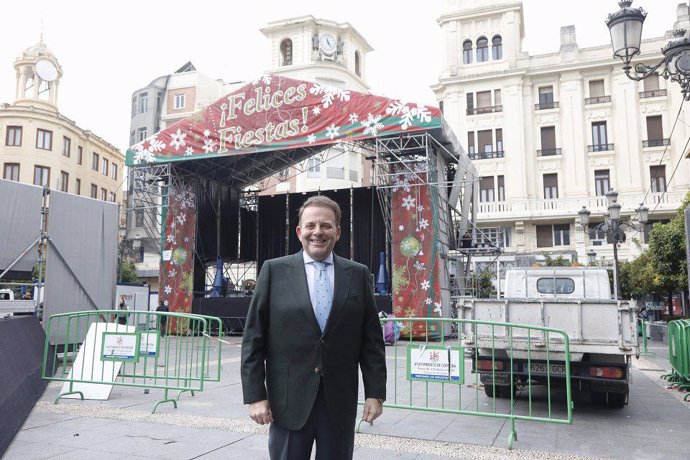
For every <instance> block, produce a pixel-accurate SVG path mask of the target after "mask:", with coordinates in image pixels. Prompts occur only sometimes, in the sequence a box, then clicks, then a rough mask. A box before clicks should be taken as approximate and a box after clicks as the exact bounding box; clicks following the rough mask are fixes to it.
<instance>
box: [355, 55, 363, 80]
mask: <svg viewBox="0 0 690 460" xmlns="http://www.w3.org/2000/svg"><path fill="white" fill-rule="evenodd" d="M355 74H357V76H358V77H361V76H362V68H361V67H360V62H359V51H355Z"/></svg>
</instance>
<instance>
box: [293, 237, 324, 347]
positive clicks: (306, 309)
mask: <svg viewBox="0 0 690 460" xmlns="http://www.w3.org/2000/svg"><path fill="white" fill-rule="evenodd" d="M286 265H288V266H289V267H290V271H289V273H288V276H289V278H290V284H291V286H292V290H291V292H292V294H293V295H294V296H295V301H296V303H297V305H299V306H300V309H301V310H302V313H304V315H305V316H306V317H307V320H308V322H309V324H310V326H311V327H312V328H314V329H315V330H316V331H317V332H318V333H319V335H321V328H320V327H319V323H318V321H316V315H315V314H314V307H313V306H312V304H311V297H310V296H309V285H308V284H307V272H306V270H305V269H304V257H303V256H302V251H300V252H298V253H297V254H294V255H293V256H292V257H291V258H290V259H288V260H287V261H286Z"/></svg>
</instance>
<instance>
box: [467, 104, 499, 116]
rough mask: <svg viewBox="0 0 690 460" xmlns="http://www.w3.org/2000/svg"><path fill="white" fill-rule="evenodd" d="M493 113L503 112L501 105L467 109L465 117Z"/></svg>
mask: <svg viewBox="0 0 690 460" xmlns="http://www.w3.org/2000/svg"><path fill="white" fill-rule="evenodd" d="M493 112H503V106H502V105H493V106H491V107H475V108H473V109H467V115H478V114H481V113H493Z"/></svg>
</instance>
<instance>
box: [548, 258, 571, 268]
mask: <svg viewBox="0 0 690 460" xmlns="http://www.w3.org/2000/svg"><path fill="white" fill-rule="evenodd" d="M546 266H547V267H570V261H569V260H568V259H565V258H563V256H558V257H556V258H555V259H552V258H551V256H546Z"/></svg>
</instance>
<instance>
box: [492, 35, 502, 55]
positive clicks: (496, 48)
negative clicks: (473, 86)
mask: <svg viewBox="0 0 690 460" xmlns="http://www.w3.org/2000/svg"><path fill="white" fill-rule="evenodd" d="M491 58H492V59H493V60H494V61H498V60H499V59H502V58H503V39H502V38H501V36H500V35H496V36H494V38H492V39H491Z"/></svg>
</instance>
